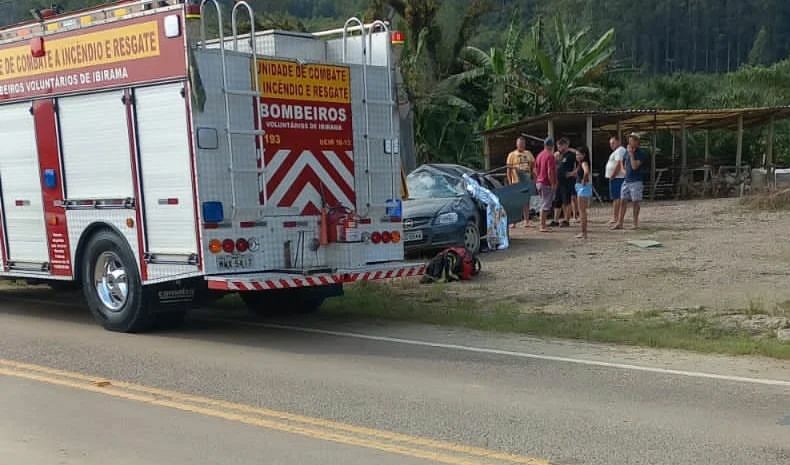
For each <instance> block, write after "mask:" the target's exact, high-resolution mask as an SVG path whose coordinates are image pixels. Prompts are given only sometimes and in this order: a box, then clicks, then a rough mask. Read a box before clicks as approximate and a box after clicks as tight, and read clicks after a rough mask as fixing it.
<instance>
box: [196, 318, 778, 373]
mask: <svg viewBox="0 0 790 465" xmlns="http://www.w3.org/2000/svg"><path fill="white" fill-rule="evenodd" d="M209 320H211V321H218V322H222V323H232V324H243V325H248V326H258V327H261V328H269V329H279V330H285V331H297V332H301V333H308V334H321V335H325V336H336V337H348V338H354V339H364V340H368V341H378V342H389V343H394V344H406V345H412V346H419V347H431V348H434V349H448V350H460V351H464V352H472V353H478V354H488V355H504V356H508V357H518V358H527V359H533V360H544V361H549V362H562V363H574V364H576V365H587V366H595V367H604V368H616V369H620V370H631V371H642V372H647V373H658V374H663V375H675V376H686V377H689V378H705V379H715V380H720V381H734V382H739V383H751V384H763V385H768V386H783V387H790V381H784V380H778V379H765V378H749V377H744V376H729V375H718V374H715V373H705V372H701V371H686V370H672V369H668V368H655V367H647V366H641V365H630V364H627V363H615V362H604V361H599V360H586V359H580V358H571V357H557V356H553V355H541V354H531V353H528V352H515V351H511V350H501V349H489V348H485V347H471V346H464V345H459V344H445V343H442V342H429V341H419V340H416V339H402V338H397V337H389V336H374V335H370V334H362V333H349V332H344V331H332V330H328V329H318V328H305V327H302V326H289V325H280V324H274V323H256V322H248V321H238V320H228V319H221V318H209Z"/></svg>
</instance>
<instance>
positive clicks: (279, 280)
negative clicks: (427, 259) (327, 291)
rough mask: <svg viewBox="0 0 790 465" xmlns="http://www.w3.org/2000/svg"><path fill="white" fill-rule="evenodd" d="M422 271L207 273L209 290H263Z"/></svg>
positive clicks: (420, 271)
mask: <svg viewBox="0 0 790 465" xmlns="http://www.w3.org/2000/svg"><path fill="white" fill-rule="evenodd" d="M424 273H425V265H411V266H406V267H403V268H395V269H391V270H379V271H365V272H358V273H356V272H352V273H339V274H333V275H332V274H322V275H312V276H300V277H298V278H296V277H292V276H289V275H276V276H275V275H267V276H249V277H240V276H239V277H237V276H208V277H207V278H206V280H207V281H208V287H209V289H213V290H217V291H240V292H249V291H267V290H273V289H294V288H300V287H314V286H328V285H330V284H343V283H353V282H356V281H374V280H377V279H394V278H408V277H414V276H421V275H422V274H424Z"/></svg>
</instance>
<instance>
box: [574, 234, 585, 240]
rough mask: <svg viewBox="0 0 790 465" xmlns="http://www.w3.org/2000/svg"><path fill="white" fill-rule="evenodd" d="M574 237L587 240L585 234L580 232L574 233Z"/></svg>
mask: <svg viewBox="0 0 790 465" xmlns="http://www.w3.org/2000/svg"><path fill="white" fill-rule="evenodd" d="M576 239H584V240H587V234H584V233H581V234H577V235H576Z"/></svg>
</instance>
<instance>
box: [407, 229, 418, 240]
mask: <svg viewBox="0 0 790 465" xmlns="http://www.w3.org/2000/svg"><path fill="white" fill-rule="evenodd" d="M421 240H422V231H409V232H407V233H406V242H414V241H421Z"/></svg>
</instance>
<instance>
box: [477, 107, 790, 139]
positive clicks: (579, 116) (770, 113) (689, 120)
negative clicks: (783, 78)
mask: <svg viewBox="0 0 790 465" xmlns="http://www.w3.org/2000/svg"><path fill="white" fill-rule="evenodd" d="M590 116H591V117H592V118H593V127H594V128H595V129H596V130H597V131H611V132H614V131H616V130H617V125H618V122H619V123H620V128H621V129H622V130H623V131H652V130H653V129H657V130H664V131H667V130H679V129H681V128H682V127H683V124H684V121H685V126H686V128H687V129H734V128H736V127H737V126H738V118H739V117H740V116H743V125H744V127H747V128H748V127H753V126H759V125H763V124H766V123H767V122H768V121H769V120H770V119H771V117H773V118H775V119H788V118H790V105H789V106H779V107H758V108H724V109H707V110H706V109H688V110H660V109H631V110H611V111H578V112H556V113H546V114H543V115H539V116H534V117H530V118H527V119H524V120H522V121H519V122H516V123H512V124H508V125H505V126H501V127H498V128H493V129H490V130H488V131H484V132H483V133H482V134H483V135H484V136H486V137H489V136H493V137H497V136H500V135H501V136H505V135H508V134H512V133H514V132H521V131H525V130H528V129H529V128H535V127H538V126H542V125H545V124H547V123H548V121H549V120H551V121H554V123H555V124H563V123H568V124H573V123H581V122H583V120H586V118H587V117H590Z"/></svg>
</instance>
